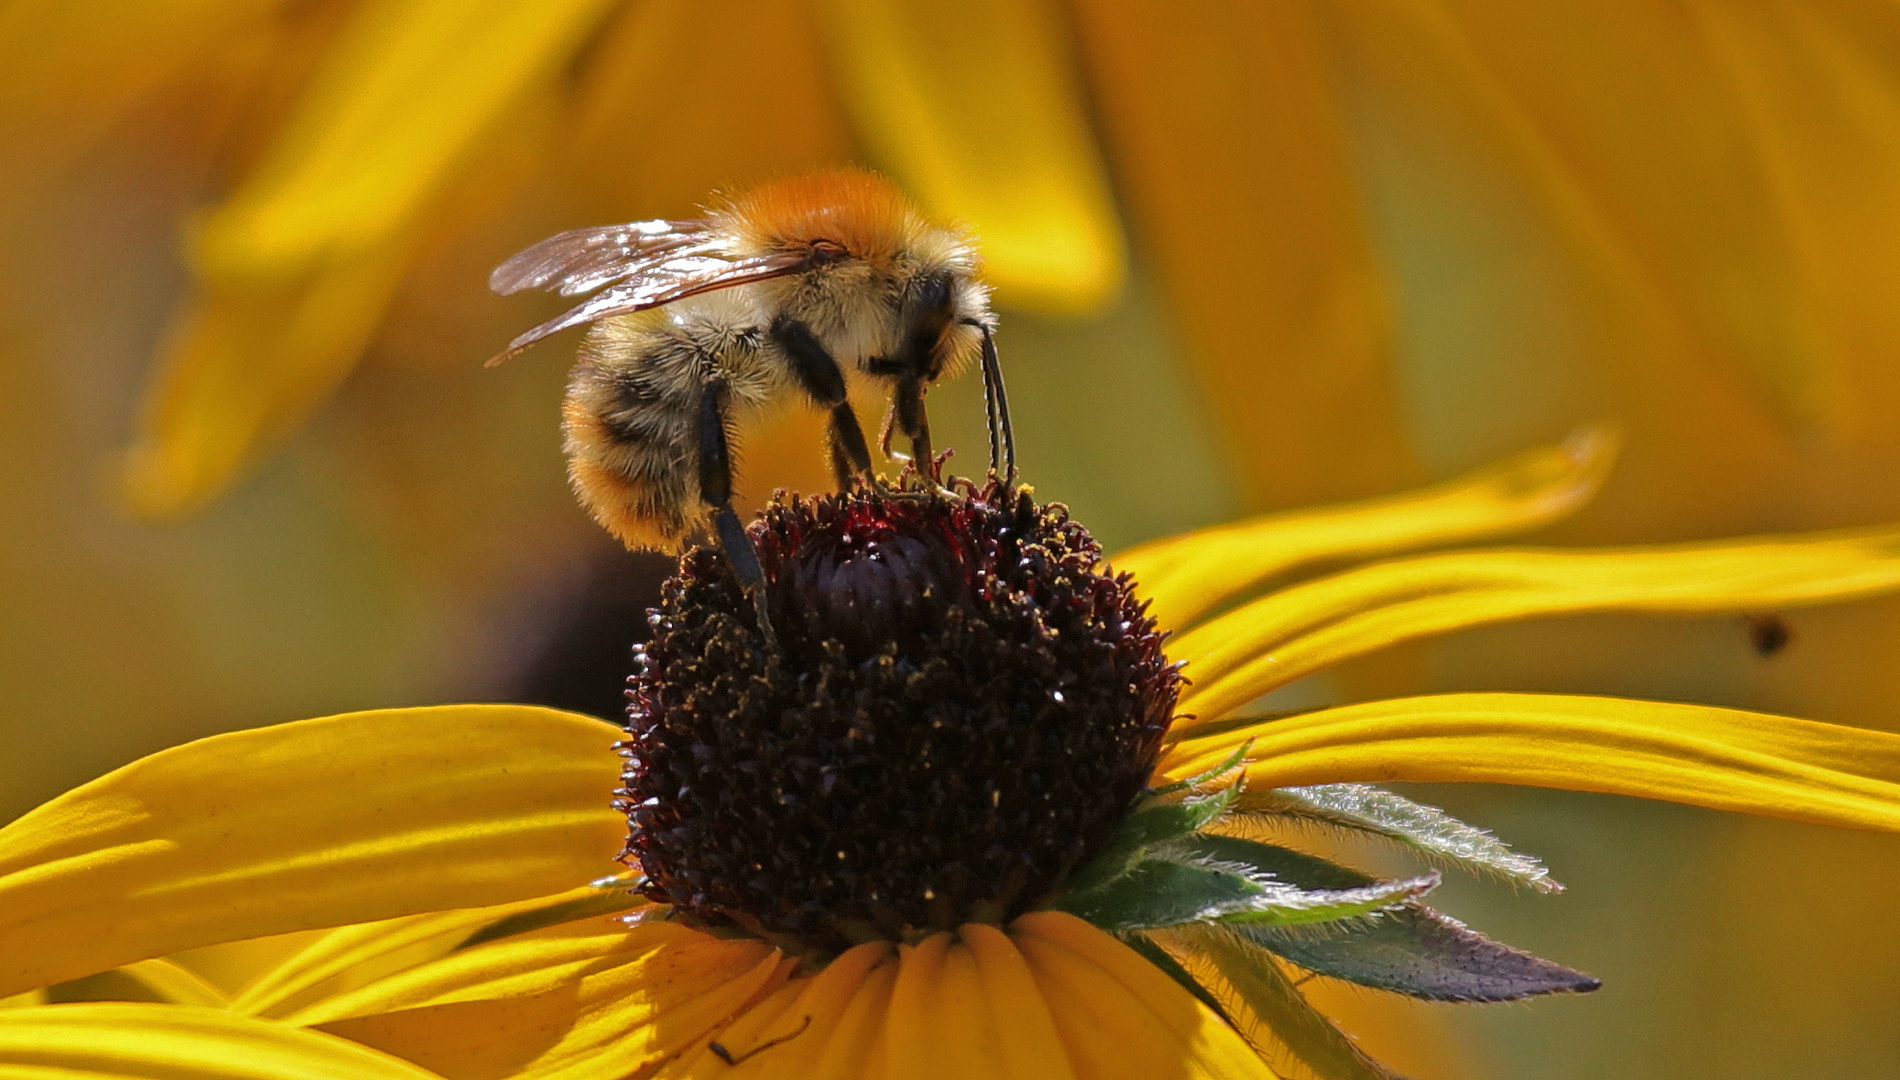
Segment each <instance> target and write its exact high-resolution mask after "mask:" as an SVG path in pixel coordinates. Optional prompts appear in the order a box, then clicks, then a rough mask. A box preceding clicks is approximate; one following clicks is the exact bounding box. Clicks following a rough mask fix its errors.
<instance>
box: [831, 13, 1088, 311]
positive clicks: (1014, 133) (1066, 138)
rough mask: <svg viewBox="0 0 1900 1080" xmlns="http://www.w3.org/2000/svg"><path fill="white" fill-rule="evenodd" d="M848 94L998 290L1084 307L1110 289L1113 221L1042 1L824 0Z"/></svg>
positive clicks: (1067, 63)
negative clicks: (978, 252) (967, 234)
mask: <svg viewBox="0 0 1900 1080" xmlns="http://www.w3.org/2000/svg"><path fill="white" fill-rule="evenodd" d="M821 10H823V11H824V13H825V14H826V16H827V26H826V29H827V31H828V34H829V38H830V41H831V44H832V47H833V52H834V56H835V70H836V75H837V78H838V80H839V83H840V86H841V87H842V89H843V91H844V98H845V103H846V106H847V108H848V110H849V111H850V113H851V115H852V116H853V117H854V118H855V120H856V121H857V126H858V129H859V131H860V133H861V134H862V136H863V138H864V142H865V144H866V146H867V147H868V148H869V149H870V151H871V156H872V158H873V160H874V161H877V162H879V163H881V164H884V165H885V166H886V167H888V168H889V169H890V170H891V171H892V172H893V173H894V174H895V175H896V177H897V178H898V179H899V180H900V181H902V182H903V184H904V186H905V187H907V188H909V189H910V190H911V191H912V192H914V193H915V194H916V195H917V197H918V198H919V199H920V200H921V201H922V202H923V204H924V206H925V207H926V208H927V209H928V210H929V211H930V212H931V213H933V214H935V215H940V216H944V217H949V218H953V219H956V220H959V221H961V222H963V223H965V224H967V225H969V226H970V227H971V228H972V229H973V230H974V231H975V232H976V235H977V236H978V238H979V239H980V240H981V242H982V249H983V260H984V267H985V270H984V273H985V276H986V277H987V278H988V280H989V281H990V282H991V283H992V284H994V285H995V286H996V288H997V298H998V299H999V300H1000V301H1001V302H1003V303H1005V304H1010V305H1014V306H1019V307H1035V308H1042V309H1048V310H1058V311H1086V310H1090V309H1093V308H1096V307H1099V306H1100V305H1102V304H1104V303H1106V302H1107V301H1108V300H1110V299H1112V298H1113V297H1114V296H1115V294H1116V293H1117V292H1118V291H1119V290H1120V288H1121V284H1122V278H1123V275H1124V273H1125V268H1124V265H1123V263H1124V255H1123V252H1122V237H1121V228H1120V222H1119V221H1118V220H1117V216H1116V212H1115V203H1114V199H1113V197H1112V195H1111V193H1110V190H1109V184H1108V179H1107V176H1106V175H1105V174H1104V172H1103V170H1102V163H1101V157H1100V153H1099V151H1098V150H1097V148H1096V146H1095V141H1094V136H1093V134H1092V132H1091V131H1090V130H1089V123H1088V113H1087V110H1086V108H1085V106H1084V103H1083V96H1082V89H1081V86H1080V83H1079V81H1078V79H1077V77H1076V73H1075V71H1074V62H1073V60H1072V58H1071V57H1070V55H1069V53H1068V51H1067V49H1066V48H1065V42H1064V40H1063V27H1062V17H1061V11H1060V9H1059V8H1058V7H1057V6H1056V5H1055V4H1053V3H1052V2H1051V0H969V2H965V3H960V4H955V5H936V4H917V3H907V2H905V0H826V2H825V3H824V5H823V7H822V9H821Z"/></svg>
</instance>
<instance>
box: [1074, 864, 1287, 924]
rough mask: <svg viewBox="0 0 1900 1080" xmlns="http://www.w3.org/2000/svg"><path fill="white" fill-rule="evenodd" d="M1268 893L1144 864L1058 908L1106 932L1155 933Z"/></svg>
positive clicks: (1195, 871) (1206, 872)
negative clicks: (1133, 931) (1139, 931)
mask: <svg viewBox="0 0 1900 1080" xmlns="http://www.w3.org/2000/svg"><path fill="white" fill-rule="evenodd" d="M1266 891H1267V890H1266V888H1265V887H1264V886H1262V885H1259V884H1256V883H1255V882H1253V881H1250V880H1248V879H1247V878H1246V877H1243V876H1242V875H1240V874H1236V873H1234V872H1232V871H1229V870H1219V869H1213V868H1210V867H1205V866H1191V865H1188V864H1185V863H1177V862H1167V861H1164V860H1161V859H1144V860H1143V861H1141V862H1139V863H1136V864H1135V866H1134V867H1133V868H1132V869H1130V870H1129V871H1128V872H1127V873H1125V874H1122V875H1121V876H1120V877H1117V878H1116V879H1115V880H1113V881H1111V882H1109V883H1108V884H1107V885H1104V886H1102V887H1101V888H1098V889H1091V890H1089V891H1087V892H1072V893H1069V894H1068V895H1067V896H1064V897H1063V898H1062V899H1061V900H1059V901H1058V902H1057V903H1056V906H1057V907H1058V908H1060V909H1062V910H1063V911H1066V912H1068V913H1069V914H1071V915H1077V916H1080V917H1082V918H1084V919H1087V920H1088V921H1089V922H1092V923H1094V924H1095V925H1096V926H1099V927H1101V928H1102V929H1104V930H1107V931H1109V932H1110V933H1122V932H1124V931H1128V930H1155V929H1162V928H1165V927H1170V926H1179V925H1181V924H1182V923H1192V922H1200V921H1202V920H1205V919H1214V918H1219V917H1220V916H1222V915H1227V914H1232V913H1234V912H1237V911H1244V910H1247V907H1248V905H1249V904H1251V903H1252V902H1254V901H1256V900H1258V899H1259V898H1260V897H1262V896H1264V895H1265V894H1266Z"/></svg>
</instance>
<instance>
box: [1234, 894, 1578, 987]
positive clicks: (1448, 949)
mask: <svg viewBox="0 0 1900 1080" xmlns="http://www.w3.org/2000/svg"><path fill="white" fill-rule="evenodd" d="M1234 931H1235V933H1237V934H1239V935H1240V936H1241V937H1243V938H1245V939H1247V940H1248V941H1251V942H1252V943H1254V944H1256V945H1259V946H1261V947H1263V948H1266V949H1270V950H1272V951H1273V952H1275V953H1277V954H1279V955H1280V956H1282V957H1285V958H1286V959H1288V960H1291V961H1292V962H1293V963H1295V964H1298V965H1299V966H1301V967H1303V968H1306V969H1307V970H1309V971H1315V972H1318V973H1319V974H1321V975H1327V976H1331V977H1332V978H1335V979H1344V980H1346V981H1347V982H1354V983H1358V984H1359V985H1360V986H1370V987H1374V988H1376V989H1380V990H1391V991H1394V992H1396V993H1400V994H1405V995H1407V996H1409V997H1415V998H1423V999H1425V1000H1427V1001H1517V1000H1520V999H1522V998H1527V997H1532V996H1535V995H1538V994H1556V993H1564V992H1570V993H1588V992H1590V991H1592V990H1595V989H1596V988H1597V987H1598V986H1599V985H1601V984H1600V983H1598V982H1597V980H1596V979H1593V978H1591V977H1590V976H1588V975H1585V974H1583V973H1582V972H1580V971H1573V970H1571V969H1570V968H1567V967H1564V966H1562V965H1561V964H1553V963H1551V962H1550V961H1548V960H1542V959H1539V958H1538V957H1535V956H1532V955H1531V954H1530V953H1527V952H1523V951H1521V950H1518V949H1513V948H1511V947H1510V946H1509V945H1504V944H1501V943H1499V942H1496V941H1492V940H1491V939H1490V938H1488V937H1485V936H1484V935H1483V934H1480V933H1477V932H1476V931H1473V930H1468V929H1466V928H1465V925H1464V924H1463V923H1461V922H1459V921H1458V920H1456V919H1453V918H1451V917H1450V916H1448V915H1444V914H1441V913H1440V912H1437V911H1434V910H1432V909H1431V908H1429V907H1426V906H1425V905H1423V904H1418V903H1412V904H1405V905H1402V906H1400V907H1395V908H1392V909H1391V910H1389V911H1383V912H1380V913H1379V914H1377V915H1374V916H1370V917H1368V918H1364V919H1355V920H1352V921H1350V922H1346V923H1338V924H1335V925H1333V926H1325V927H1293V928H1288V927H1277V926H1236V927H1234Z"/></svg>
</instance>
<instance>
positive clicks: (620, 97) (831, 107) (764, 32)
mask: <svg viewBox="0 0 1900 1080" xmlns="http://www.w3.org/2000/svg"><path fill="white" fill-rule="evenodd" d="M812 8H813V2H812V0H726V2H722V3H718V4H705V3H699V2H697V0H642V2H641V3H638V4H629V5H626V6H625V7H624V8H623V10H622V12H621V14H620V15H618V16H617V17H615V18H614V19H613V21H612V22H611V23H610V25H609V26H608V27H607V29H606V30H605V31H604V32H603V33H602V34H601V36H600V39H599V41H598V43H597V44H596V45H594V46H593V47H592V48H591V49H590V55H589V59H588V62H587V64H586V65H585V68H584V69H583V70H582V71H581V73H580V75H579V76H578V78H577V80H576V85H575V90H574V98H575V102H576V111H577V113H578V115H577V117H576V119H575V123H574V129H575V130H574V135H573V143H572V145H571V147H570V148H569V150H570V156H568V157H566V158H565V159H564V162H565V164H566V167H567V168H568V170H569V171H571V172H572V173H573V174H574V175H573V177H572V179H571V182H572V183H573V184H574V185H575V186H577V187H578V188H579V189H580V190H582V191H584V192H586V193H588V194H589V195H591V196H592V200H591V205H597V206H599V207H600V211H599V212H600V213H601V214H604V215H606V217H605V220H622V219H624V218H627V217H676V218H677V217H697V216H698V208H699V207H702V206H704V205H705V204H706V195H707V193H708V192H709V191H711V190H713V189H714V188H716V187H720V186H721V185H744V184H748V183H751V182H753V181H756V180H758V179H760V178H763V177H767V176H773V175H785V174H789V173H796V172H805V171H808V170H812V169H818V168H835V167H838V166H840V165H844V164H847V163H849V162H850V161H851V159H852V156H853V151H854V149H855V147H854V144H853V142H852V137H851V131H850V127H849V125H848V124H847V123H846V120H845V116H844V106H843V105H842V103H840V102H839V101H838V98H837V93H836V91H835V89H834V88H833V86H832V85H831V83H832V79H831V74H830V72H829V71H828V70H827V68H828V65H827V63H826V58H825V56H824V53H823V46H822V43H821V42H820V40H819V28H818V25H817V23H818V19H817V15H816V13H815V11H813V10H812ZM715 41H716V42H718V43H719V46H718V48H719V58H720V71H719V77H718V78H706V77H705V75H706V44H707V43H708V42H715ZM682 86H691V87H692V88H693V92H692V93H690V94H681V93H679V92H678V91H679V88H680V87H682ZM662 100H663V101H665V102H666V108H664V109H657V110H656V109H655V108H654V107H653V104H654V102H655V101H662ZM629 131H638V132H639V138H637V139H630V138H628V137H627V133H628V132H629ZM565 224H568V225H574V224H579V221H568V222H566V223H565ZM532 239H535V238H534V237H531V236H526V237H522V240H523V241H524V242H525V241H528V240H532ZM814 430H815V429H814ZM817 437H818V438H819V439H822V438H823V434H822V432H819V433H818V435H817ZM820 445H822V443H821V444H820Z"/></svg>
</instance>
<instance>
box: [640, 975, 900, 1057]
mask: <svg viewBox="0 0 1900 1080" xmlns="http://www.w3.org/2000/svg"><path fill="white" fill-rule="evenodd" d="M892 954H893V950H892V949H891V947H890V946H889V945H886V944H884V943H883V942H870V943H867V944H864V945H859V946H856V947H854V948H851V949H848V950H846V951H845V952H844V953H842V954H841V955H839V956H837V957H835V958H833V959H832V960H831V961H830V962H829V963H827V964H826V965H825V966H824V968H823V969H822V970H820V971H819V972H818V973H817V974H815V975H811V976H807V977H803V978H797V979H793V980H792V981H790V982H788V983H786V984H785V985H783V986H781V987H779V988H778V990H777V991H776V992H774V993H773V994H772V996H771V997H769V998H767V999H766V1000H764V1001H762V1002H760V1003H759V1004H757V1005H755V1006H753V1007H752V1008H750V1009H747V1010H746V1011H745V1013H744V1015H742V1016H740V1017H739V1018H738V1019H736V1020H734V1021H733V1022H732V1023H731V1024H730V1025H729V1026H728V1027H727V1028H726V1029H725V1030H724V1031H722V1032H720V1033H719V1038H718V1040H717V1043H718V1048H719V1051H721V1052H714V1050H713V1049H712V1047H711V1046H710V1045H708V1046H707V1047H706V1048H705V1049H703V1050H701V1051H700V1052H699V1053H698V1054H697V1055H696V1056H695V1057H693V1058H691V1059H689V1060H687V1061H685V1062H683V1063H682V1064H681V1065H679V1066H678V1067H673V1066H669V1067H667V1068H665V1069H663V1070H662V1071H661V1072H660V1073H658V1074H657V1075H656V1080H659V1078H660V1077H674V1076H681V1077H687V1076H690V1077H701V1078H706V1080H714V1078H724V1077H730V1078H731V1080H748V1078H751V1077H784V1078H786V1080H810V1078H811V1077H813V1076H814V1070H816V1069H818V1067H819V1066H820V1064H821V1063H822V1060H823V1058H824V1057H825V1056H826V1054H827V1051H828V1050H831V1049H833V1048H834V1044H835V1043H836V1042H837V1041H838V1040H839V1039H858V1038H863V1037H864V1035H865V1033H864V1032H863V1031H862V1029H861V1028H859V1027H858V1026H856V1025H855V1024H852V1023H850V1021H851V1019H852V1013H853V1009H854V1006H856V1005H857V1004H858V1002H859V999H860V998H862V997H864V996H865V995H866V994H867V993H869V994H870V995H871V996H872V998H873V999H874V1000H875V999H877V997H878V995H879V993H880V987H881V986H882V985H883V984H882V983H881V982H879V981H878V980H877V979H876V973H877V971H878V970H879V969H880V968H895V967H896V965H895V964H893V963H891V960H892ZM883 992H884V993H888V990H887V989H885V990H884V991H883ZM880 1015H882V1010H880ZM817 1075H823V1073H822V1070H820V1071H819V1072H818V1073H817ZM847 1075H851V1076H853V1077H856V1076H858V1075H861V1074H857V1073H850V1074H847Z"/></svg>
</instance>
